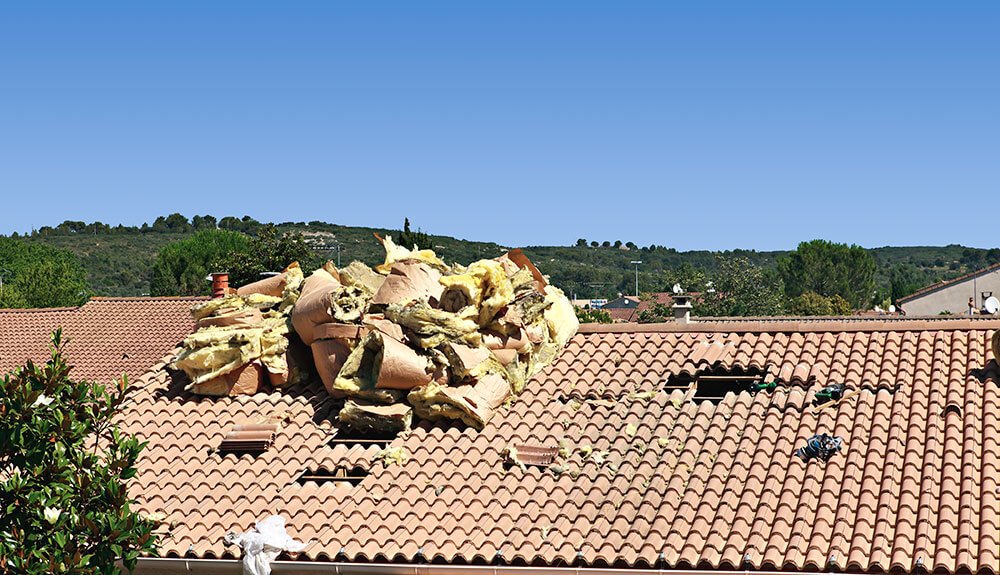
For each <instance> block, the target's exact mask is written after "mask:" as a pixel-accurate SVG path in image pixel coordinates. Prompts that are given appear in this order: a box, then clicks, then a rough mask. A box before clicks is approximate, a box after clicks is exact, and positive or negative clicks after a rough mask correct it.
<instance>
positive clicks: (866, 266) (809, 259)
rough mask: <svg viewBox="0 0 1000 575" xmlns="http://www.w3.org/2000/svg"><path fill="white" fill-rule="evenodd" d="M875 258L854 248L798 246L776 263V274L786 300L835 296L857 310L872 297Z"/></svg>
mask: <svg viewBox="0 0 1000 575" xmlns="http://www.w3.org/2000/svg"><path fill="white" fill-rule="evenodd" d="M875 267H876V266H875V258H873V257H872V255H871V253H869V252H868V250H866V249H865V248H863V247H861V246H857V245H850V246H848V245H847V244H837V243H833V242H828V241H826V240H813V241H810V242H802V243H801V244H799V247H798V249H796V250H795V251H794V252H792V253H790V254H788V255H787V256H785V257H783V258H781V259H779V260H778V271H779V273H780V274H781V278H782V280H783V281H784V283H785V293H786V294H787V295H788V297H790V298H794V297H797V296H799V295H801V294H803V293H805V292H810V291H811V292H815V293H817V294H819V295H821V296H825V297H830V296H833V295H839V296H841V297H843V298H844V299H846V300H847V301H848V302H849V303H850V304H851V306H853V307H855V308H857V309H866V308H868V306H869V305H870V304H871V302H872V299H873V298H874V296H875Z"/></svg>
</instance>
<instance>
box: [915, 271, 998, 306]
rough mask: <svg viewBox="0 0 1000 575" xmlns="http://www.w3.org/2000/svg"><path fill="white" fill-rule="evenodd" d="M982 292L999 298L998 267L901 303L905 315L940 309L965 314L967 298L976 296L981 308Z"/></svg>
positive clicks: (967, 303) (977, 304)
mask: <svg viewBox="0 0 1000 575" xmlns="http://www.w3.org/2000/svg"><path fill="white" fill-rule="evenodd" d="M982 292H993V295H994V296H996V297H997V298H1000V269H996V270H992V271H987V272H984V273H981V274H978V275H976V276H973V277H969V278H966V279H964V280H962V281H960V282H956V283H953V284H949V285H947V286H945V287H942V288H940V289H935V290H931V291H929V292H927V293H925V294H923V295H920V296H917V297H916V298H914V299H912V300H910V301H905V302H903V304H902V307H903V310H904V311H906V314H907V315H938V314H939V313H941V312H942V311H948V312H951V313H954V314H959V315H965V314H968V313H969V298H970V297H974V298H976V300H975V301H976V306H977V307H978V308H982V306H983V297H982Z"/></svg>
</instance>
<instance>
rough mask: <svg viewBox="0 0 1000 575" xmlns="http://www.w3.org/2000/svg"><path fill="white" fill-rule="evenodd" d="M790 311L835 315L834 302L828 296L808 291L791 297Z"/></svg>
mask: <svg viewBox="0 0 1000 575" xmlns="http://www.w3.org/2000/svg"><path fill="white" fill-rule="evenodd" d="M789 311H791V312H792V313H793V314H794V315H833V303H832V302H830V298H828V297H825V296H821V295H819V294H818V293H816V292H814V291H807V292H804V293H801V294H799V295H797V296H795V297H794V298H792V299H791V301H790V302H789Z"/></svg>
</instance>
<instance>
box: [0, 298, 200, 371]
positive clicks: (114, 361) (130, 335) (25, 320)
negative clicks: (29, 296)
mask: <svg viewBox="0 0 1000 575" xmlns="http://www.w3.org/2000/svg"><path fill="white" fill-rule="evenodd" d="M203 299H205V298H195V297H115V298H104V297H95V298H92V299H90V300H89V301H88V302H87V303H85V304H83V305H82V306H80V307H75V308H73V307H71V308H49V309H0V373H6V372H7V371H9V370H11V369H13V368H15V367H17V366H19V365H22V364H23V363H24V362H25V361H26V360H29V359H30V360H33V361H45V360H46V359H47V358H48V356H49V344H50V336H51V334H52V332H53V331H55V330H56V329H57V328H62V330H63V338H64V340H68V343H67V344H66V357H67V359H68V361H69V362H70V364H72V365H73V376H74V377H77V378H80V379H88V380H93V381H97V382H99V383H109V382H111V381H114V380H117V379H119V378H120V377H121V376H122V374H125V375H127V376H128V377H129V378H131V379H135V378H136V377H138V376H140V375H142V374H143V373H145V372H146V371H147V370H149V368H150V366H152V365H153V364H154V363H156V362H157V361H158V360H159V359H160V358H161V357H163V355H164V354H166V353H167V352H169V351H170V350H171V349H173V348H174V347H176V346H177V345H178V344H179V343H180V341H181V340H183V339H184V337H185V336H186V335H187V334H189V333H190V332H191V331H192V330H193V329H194V322H193V320H192V319H191V314H190V309H191V306H192V305H193V304H194V303H195V302H197V301H201V300H203Z"/></svg>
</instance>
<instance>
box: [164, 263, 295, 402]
mask: <svg viewBox="0 0 1000 575" xmlns="http://www.w3.org/2000/svg"><path fill="white" fill-rule="evenodd" d="M279 275H281V276H282V277H281V282H280V283H281V285H282V291H281V293H282V295H281V297H278V296H273V295H266V294H261V293H255V292H253V290H254V289H273V286H272V285H271V284H269V283H262V282H257V283H255V284H253V285H251V286H250V287H249V289H248V290H244V295H229V296H226V297H222V298H216V299H212V300H209V301H207V302H204V303H200V304H197V305H195V306H194V307H193V308H192V309H191V315H192V317H193V318H195V320H197V321H198V325H199V326H200V327H199V328H198V330H197V331H195V332H194V333H191V334H190V335H188V337H186V338H185V339H184V342H183V343H182V349H181V351H180V353H178V355H177V357H176V358H175V359H174V361H173V362H172V363H171V366H172V367H173V368H174V369H178V370H181V371H183V372H184V373H185V374H186V375H187V377H188V380H189V382H190V383H189V385H188V388H189V389H192V390H193V391H195V393H210V394H212V395H217V394H220V393H221V394H226V389H227V387H228V388H229V389H231V388H232V385H230V384H232V383H233V382H228V383H227V381H226V380H222V379H219V378H222V377H224V376H229V375H230V374H239V373H241V372H243V376H242V383H243V384H245V383H246V382H247V380H246V378H247V377H249V375H250V374H251V373H258V372H259V370H258V371H249V372H245V371H244V370H243V368H245V367H247V366H250V365H251V364H255V365H257V366H258V367H260V366H263V367H264V368H266V372H267V374H268V377H267V378H266V379H267V380H268V382H269V383H271V384H273V385H274V386H281V385H289V384H293V383H296V382H297V381H298V379H299V377H300V376H301V375H302V372H301V370H297V371H296V373H290V368H289V365H288V359H287V354H288V352H289V345H290V341H289V339H288V335H289V332H290V331H291V326H290V319H289V314H290V313H291V310H292V308H293V307H294V306H295V303H296V301H297V300H298V296H299V291H300V289H301V287H302V283H303V277H302V270H301V269H300V268H299V266H298V264H297V263H294V264H292V265H290V266H288V267H287V268H285V270H284V271H283V272H281V274H279ZM271 283H275V282H271ZM299 345H300V346H301V344H299ZM233 377H235V376H233ZM260 383H261V384H262V383H264V382H263V381H261V382H260ZM258 387H259V386H258V385H243V386H241V387H240V388H239V389H241V390H244V389H252V390H254V391H256V389H258ZM238 392H239V393H246V392H247V391H232V393H238Z"/></svg>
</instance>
